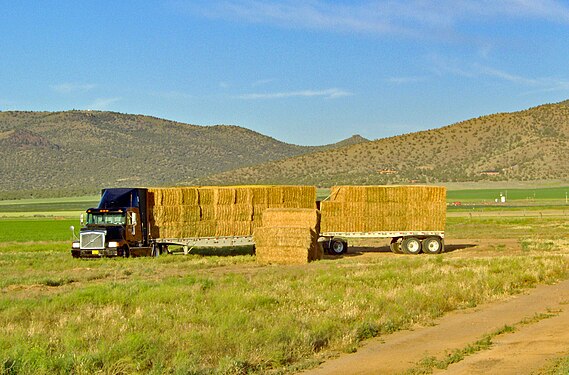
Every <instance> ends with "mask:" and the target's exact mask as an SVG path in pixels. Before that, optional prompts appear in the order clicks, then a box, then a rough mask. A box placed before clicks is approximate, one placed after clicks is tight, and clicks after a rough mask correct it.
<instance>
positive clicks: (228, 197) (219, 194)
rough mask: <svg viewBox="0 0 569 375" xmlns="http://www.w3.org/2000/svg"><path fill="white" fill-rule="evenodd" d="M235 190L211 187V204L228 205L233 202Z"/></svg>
mask: <svg viewBox="0 0 569 375" xmlns="http://www.w3.org/2000/svg"><path fill="white" fill-rule="evenodd" d="M235 196H236V190H235V189H233V188H223V187H220V188H214V189H213V204H214V205H216V206H217V205H229V204H235V202H236V201H235Z"/></svg>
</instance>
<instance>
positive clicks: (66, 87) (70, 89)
mask: <svg viewBox="0 0 569 375" xmlns="http://www.w3.org/2000/svg"><path fill="white" fill-rule="evenodd" d="M96 87H97V85H95V84H91V83H71V82H66V83H60V84H57V85H53V86H51V88H52V89H53V90H54V91H55V92H58V93H60V94H70V93H77V92H87V91H91V90H93V89H94V88H96Z"/></svg>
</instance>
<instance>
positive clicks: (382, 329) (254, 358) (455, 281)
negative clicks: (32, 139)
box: [0, 217, 569, 374]
mask: <svg viewBox="0 0 569 375" xmlns="http://www.w3.org/2000/svg"><path fill="white" fill-rule="evenodd" d="M489 220H491V221H489ZM566 222H567V220H566V219H565V218H557V219H553V218H549V219H547V220H545V219H537V218H534V219H531V221H528V219H523V218H497V219H489V218H475V217H474V218H470V217H461V218H451V219H449V222H448V233H449V236H450V234H451V233H452V236H453V238H459V239H460V238H478V239H484V238H504V237H503V234H505V233H510V234H511V236H512V237H511V238H514V239H517V240H518V241H519V243H524V244H525V245H524V246H523V247H522V250H521V251H512V249H511V248H506V246H503V247H502V246H500V245H499V241H496V248H495V249H494V250H491V249H486V250H485V251H484V252H483V253H482V254H480V256H478V255H476V253H473V252H471V253H469V255H468V256H461V250H460V249H459V250H455V251H451V252H449V253H445V254H441V255H437V256H404V255H403V256H394V255H392V254H390V253H386V254H382V253H379V254H377V253H376V254H373V256H370V254H365V253H360V252H357V250H356V252H355V253H352V255H350V256H346V257H343V258H334V259H332V258H330V259H326V260H323V261H319V262H314V263H312V264H309V265H307V266H288V267H287V266H280V267H275V266H259V265H257V264H256V263H255V258H254V256H251V255H235V256H216V255H208V256H202V255H188V256H181V255H178V256H176V255H170V256H162V257H159V258H134V259H132V258H131V259H122V258H119V259H100V260H77V259H73V258H71V256H70V253H69V246H70V243H69V241H68V240H67V239H68V236H69V235H70V233H69V232H67V231H68V229H67V228H66V227H67V226H68V225H69V224H71V223H72V222H65V221H58V220H55V219H42V220H8V219H4V220H0V225H2V227H0V233H4V232H5V231H9V232H11V233H13V234H14V237H13V238H10V236H9V235H3V237H2V239H0V269H2V278H1V279H0V290H1V291H2V293H0V374H8V373H16V374H20V373H23V374H32V373H33V374H36V373H40V374H42V373H43V374H47V373H49V374H54V373H55V374H57V373H79V374H88V373H96V372H102V373H160V374H161V373H204V374H205V373H248V372H250V373H265V372H267V371H270V370H275V371H277V372H292V371H295V370H298V369H301V368H306V367H311V366H314V365H315V364H316V363H318V362H319V361H322V360H324V359H326V358H329V357H330V356H332V355H334V354H335V353H337V352H352V351H354V350H357V347H358V346H359V345H360V343H361V342H362V341H363V340H366V339H368V338H371V337H374V336H381V335H387V334H389V333H392V332H394V331H397V330H400V329H405V328H410V327H412V326H413V325H414V324H430V323H431V322H432V321H433V319H435V318H437V317H439V316H441V315H442V314H445V313H447V312H449V311H452V310H455V309H462V308H467V307H472V306H476V305H478V304H480V303H484V302H489V301H493V300H497V299H500V298H503V297H505V296H508V295H511V294H516V293H520V292H521V291H523V290H524V289H527V288H530V287H533V286H535V285H536V284H540V283H549V282H553V281H554V280H558V279H562V278H566V277H567V276H568V274H569V259H568V258H567V254H568V250H567V246H566V244H567V242H566V240H564V239H565V238H567V236H568V235H569V227H568V226H567V224H566ZM530 228H531V230H529V229H530ZM52 232H53V233H52ZM17 233H19V234H17ZM26 233H27V234H26ZM472 233H476V237H469V236H471V235H472ZM26 236H30V237H31V239H33V240H34V241H38V243H22V242H18V241H20V240H21V239H22V237H26ZM32 236H33V237H32ZM66 240H67V241H66ZM541 244H545V245H546V246H541ZM481 334H483V333H482V332H481ZM489 340H491V338H484V340H482V341H481V342H479V343H476V345H477V346H476V347H475V348H466V349H465V350H466V351H465V352H464V353H463V352H457V355H466V354H468V352H471V351H473V350H474V351H476V350H483V349H484V348H485V346H487V344H489V343H490V342H489ZM560 366H561V364H560Z"/></svg>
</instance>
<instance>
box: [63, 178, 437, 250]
mask: <svg viewBox="0 0 569 375" xmlns="http://www.w3.org/2000/svg"><path fill="white" fill-rule="evenodd" d="M312 188H313V189H314V191H315V189H316V188H315V187H312ZM361 188H365V187H361ZM372 188H373V187H372ZM375 188H376V192H377V191H379V190H378V188H379V187H375ZM381 188H382V187H381ZM401 188H402V189H408V191H412V190H413V189H415V190H416V189H417V187H409V188H408V187H401ZM388 189H395V188H393V187H390V188H388ZM177 193H179V191H176V189H173V192H172V194H177ZM314 199H315V198H314ZM356 202H357V201H356ZM318 203H320V202H316V201H314V206H315V207H319V208H320V205H319V204H318ZM331 203H332V204H339V205H342V204H344V203H346V205H347V207H348V208H350V207H351V205H352V202H351V201H348V202H340V203H335V202H331ZM156 204H157V203H156V202H155V200H154V198H153V197H152V196H151V195H150V194H149V189H147V188H112V189H104V190H103V191H102V195H101V202H100V203H99V207H97V208H91V209H88V210H87V220H86V222H85V225H84V226H83V228H81V231H80V233H79V238H78V240H76V241H73V244H72V249H71V254H72V255H73V256H74V257H103V256H123V257H128V256H151V255H154V256H157V255H160V254H161V253H164V252H166V251H169V246H180V247H181V248H182V249H183V252H184V253H185V254H187V253H189V252H190V251H191V249H192V248H194V247H228V246H248V245H254V240H253V236H252V235H251V232H252V231H250V232H249V235H230V236H187V237H186V236H183V235H176V234H174V235H168V234H166V235H156V234H153V228H154V227H155V225H154V224H153V222H154V219H155V217H154V216H153V215H156V213H155V212H154V213H153V208H155V207H156ZM305 204H306V203H305ZM322 204H323V205H328V207H330V202H322ZM356 204H359V205H360V206H359V207H360V208H362V210H367V211H366V214H368V216H369V217H372V218H378V217H379V218H380V217H381V215H383V214H386V213H387V214H388V213H389V212H390V211H386V210H385V209H384V208H383V206H382V205H380V204H377V203H372V204H367V203H365V202H364V203H361V202H357V203H356ZM417 204H422V206H421V209H422V210H425V213H424V214H422V216H421V217H431V216H436V217H438V218H439V219H440V220H439V221H440V223H439V225H436V226H434V228H436V229H439V228H440V229H444V216H445V211H446V206H443V205H444V201H443V200H442V198H440V197H439V200H438V203H437V205H438V206H437V210H436V211H435V215H433V214H432V213H430V214H429V213H428V212H427V211H428V209H430V208H431V205H430V203H429V202H427V201H422V202H421V201H418V202H417ZM410 207H411V206H410ZM324 208H325V207H322V208H320V210H321V212H322V220H324V218H326V219H327V220H328V221H329V222H330V221H331V220H334V219H335V220H337V222H336V223H333V224H332V225H330V224H328V225H327V227H326V228H329V229H344V228H345V229H348V227H346V226H343V225H342V223H344V222H345V221H346V220H350V219H353V218H354V217H355V218H357V219H362V218H364V220H366V219H367V217H368V216H361V211H358V210H355V211H354V210H353V207H351V208H352V210H351V211H349V212H348V213H345V214H344V213H341V214H340V215H339V216H338V215H336V216H334V215H333V214H329V215H328V216H327V215H326V213H327V212H326V211H325V209H324ZM200 210H201V209H200ZM350 212H355V214H356V215H359V216H353V217H352V216H350V214H349V213H350ZM202 213H203V212H202ZM82 222H83V220H82ZM323 222H324V221H323ZM337 223H339V224H337ZM366 225H367V227H366V228H372V229H380V228H379V227H378V226H375V225H374V223H373V222H372V223H371V224H366ZM398 226H399V225H397V224H389V225H387V228H386V227H385V226H384V227H381V229H389V228H393V227H398ZM353 227H354V228H356V226H353ZM399 227H402V226H399ZM417 227H420V226H419V225H417ZM351 228H352V227H350V229H351ZM322 229H324V228H322ZM356 229H359V228H356ZM425 229H427V228H425ZM170 233H172V232H170ZM444 237H445V234H444V231H443V230H401V231H389V230H377V231H357V230H349V229H348V230H327V231H326V230H321V231H320V233H319V242H320V243H321V244H322V245H323V247H324V249H325V250H327V252H328V253H330V254H335V255H340V254H343V253H345V252H346V251H347V249H348V239H351V238H390V239H391V243H390V249H391V251H393V252H395V253H404V254H419V253H421V252H423V253H427V254H438V253H440V252H442V251H444Z"/></svg>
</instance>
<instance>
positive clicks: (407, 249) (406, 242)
mask: <svg viewBox="0 0 569 375" xmlns="http://www.w3.org/2000/svg"><path fill="white" fill-rule="evenodd" d="M401 250H402V251H403V252H404V253H405V254H413V255H416V254H419V253H421V241H419V239H418V238H415V237H407V238H404V239H403V242H401Z"/></svg>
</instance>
